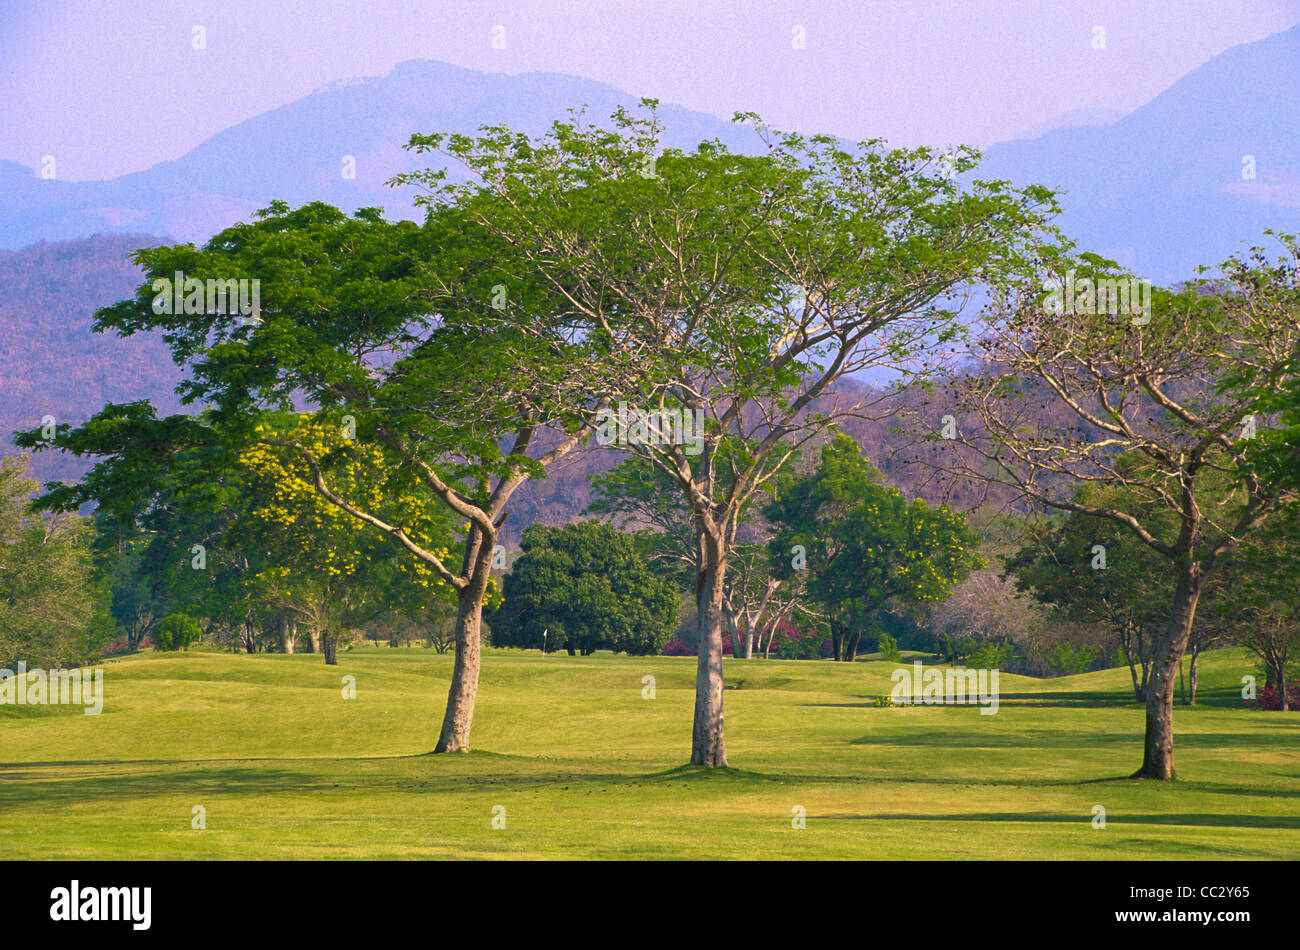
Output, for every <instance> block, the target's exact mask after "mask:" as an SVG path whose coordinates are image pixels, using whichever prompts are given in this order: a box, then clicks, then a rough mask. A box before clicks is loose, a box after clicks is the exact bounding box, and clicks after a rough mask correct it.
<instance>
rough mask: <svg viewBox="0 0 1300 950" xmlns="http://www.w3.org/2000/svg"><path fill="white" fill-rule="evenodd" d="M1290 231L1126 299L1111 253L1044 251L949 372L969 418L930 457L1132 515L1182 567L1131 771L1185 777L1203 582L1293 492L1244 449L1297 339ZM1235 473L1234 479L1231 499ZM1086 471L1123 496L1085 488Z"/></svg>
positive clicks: (1124, 518) (1077, 507)
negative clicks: (959, 365)
mask: <svg viewBox="0 0 1300 950" xmlns="http://www.w3.org/2000/svg"><path fill="white" fill-rule="evenodd" d="M1283 243H1284V245H1285V250H1286V253H1285V254H1284V255H1283V256H1282V257H1281V258H1280V259H1279V260H1276V261H1272V260H1270V259H1269V258H1268V257H1267V256H1266V254H1265V251H1264V250H1263V249H1260V248H1256V249H1252V250H1251V251H1250V252H1249V253H1247V254H1245V255H1242V256H1239V257H1236V258H1233V259H1231V260H1229V261H1227V262H1226V263H1225V264H1224V265H1223V266H1222V268H1221V270H1220V273H1219V274H1218V275H1216V276H1209V277H1207V276H1202V277H1200V278H1198V279H1196V280H1195V281H1192V282H1190V283H1189V284H1188V285H1186V286H1185V287H1184V288H1183V289H1182V290H1180V291H1177V292H1174V291H1160V290H1156V291H1154V292H1152V293H1151V298H1150V304H1151V306H1150V307H1149V308H1146V307H1142V308H1137V307H1134V306H1133V301H1134V295H1133V293H1132V291H1131V290H1130V288H1133V287H1134V286H1135V285H1134V284H1133V283H1132V280H1133V279H1132V278H1131V275H1128V274H1123V273H1119V272H1117V270H1116V268H1115V266H1114V265H1113V264H1112V263H1111V262H1108V261H1104V260H1102V259H1100V258H1098V257H1096V256H1095V255H1088V254H1085V255H1078V256H1076V255H1074V254H1073V252H1072V250H1071V249H1068V248H1067V249H1063V250H1062V251H1061V252H1060V253H1059V254H1051V255H1046V254H1045V255H1044V257H1043V263H1042V269H1041V272H1040V273H1039V274H1038V275H1036V277H1035V278H1034V279H1033V280H1032V281H1029V282H1027V283H1026V284H1024V285H1023V286H1021V287H1020V288H1018V289H1017V291H1016V292H1015V293H1011V294H1007V295H1005V296H1002V297H1000V298H999V299H997V300H995V301H994V303H993V305H992V306H991V307H990V308H989V310H988V312H987V314H986V317H987V319H986V320H984V321H983V322H982V323H981V326H980V330H981V336H980V338H979V342H978V345H977V347H976V348H975V356H976V357H977V359H978V360H979V363H978V365H977V366H976V367H975V368H973V369H972V370H971V371H970V372H968V373H966V374H964V375H961V376H959V377H957V378H956V379H955V380H954V381H953V387H952V389H951V398H952V399H953V402H954V405H953V406H952V407H950V408H951V409H958V408H959V409H964V410H966V411H967V412H969V413H971V414H972V416H973V418H974V420H975V422H974V424H972V425H969V426H965V427H962V429H961V430H960V431H959V432H957V433H955V436H956V437H955V438H951V439H948V440H946V442H943V443H939V444H942V445H944V446H945V449H944V451H943V452H942V453H941V455H940V457H939V458H940V460H939V462H938V463H937V464H939V465H941V466H943V467H946V468H947V470H948V471H950V472H952V473H955V474H958V475H960V476H961V477H964V478H970V479H976V480H981V481H984V482H986V483H991V484H997V485H1001V486H1003V487H1006V488H1010V489H1011V490H1012V491H1013V492H1014V493H1016V494H1018V495H1019V496H1020V497H1021V498H1023V499H1027V500H1028V501H1030V502H1031V503H1034V504H1038V505H1045V506H1048V507H1051V508H1056V509H1061V510H1065V511H1069V512H1075V513H1077V514H1080V515H1084V516H1087V517H1090V518H1095V519H1100V520H1103V521H1107V522H1110V523H1112V524H1116V525H1119V526H1122V527H1123V528H1125V529H1126V530H1128V531H1130V532H1131V533H1132V535H1133V536H1134V537H1135V538H1136V539H1137V540H1138V541H1140V542H1141V543H1143V544H1145V545H1146V546H1147V547H1148V548H1149V549H1150V550H1152V551H1153V552H1155V553H1156V554H1158V555H1160V556H1161V557H1162V558H1164V559H1165V560H1166V561H1167V562H1168V563H1169V564H1170V566H1171V568H1172V572H1173V575H1174V578H1173V584H1172V596H1171V601H1170V607H1169V615H1168V621H1167V623H1166V626H1165V628H1164V632H1163V634H1162V636H1161V637H1160V639H1159V642H1158V643H1157V645H1156V649H1155V652H1154V656H1153V660H1152V665H1151V675H1150V679H1149V682H1148V688H1147V693H1146V737H1145V743H1144V752H1143V758H1142V765H1141V767H1140V768H1139V769H1138V770H1137V771H1136V772H1135V773H1134V777H1135V778H1152V779H1159V780H1171V779H1174V778H1176V773H1175V770H1174V733H1173V698H1174V689H1175V686H1176V681H1177V672H1178V667H1179V660H1180V659H1181V657H1182V655H1183V652H1184V650H1185V649H1186V646H1187V641H1188V637H1189V636H1190V635H1191V632H1192V627H1193V623H1194V622H1195V619H1196V609H1197V605H1198V602H1199V601H1200V597H1201V593H1202V590H1203V588H1204V586H1205V583H1206V579H1207V577H1208V576H1209V574H1210V573H1211V571H1213V570H1214V568H1215V567H1216V566H1217V565H1218V564H1219V563H1221V561H1222V560H1223V559H1224V557H1225V556H1227V555H1229V554H1231V553H1232V552H1234V551H1236V550H1237V549H1238V548H1239V547H1240V546H1241V545H1242V543H1243V542H1244V541H1246V540H1248V539H1249V538H1250V537H1251V536H1252V535H1254V534H1255V533H1256V532H1257V531H1258V530H1259V529H1260V528H1261V526H1263V525H1264V524H1266V523H1267V522H1268V521H1269V519H1270V518H1272V517H1273V516H1274V515H1275V514H1276V513H1277V512H1278V511H1279V509H1280V507H1281V506H1282V504H1283V503H1284V502H1285V500H1286V498H1287V495H1288V492H1289V491H1290V489H1289V488H1288V487H1287V486H1285V485H1284V484H1281V483H1280V482H1279V481H1278V480H1276V479H1273V478H1269V477H1267V473H1263V472H1261V471H1260V470H1259V468H1257V467H1256V466H1254V465H1253V464H1252V463H1251V459H1252V457H1253V455H1254V453H1253V451H1252V449H1253V444H1254V441H1255V438H1256V436H1257V433H1258V432H1260V431H1262V430H1264V429H1266V428H1267V425H1268V418H1269V417H1268V413H1269V411H1270V406H1271V403H1270V400H1269V393H1270V392H1271V391H1273V390H1274V389H1276V388H1277V387H1279V386H1282V387H1285V386H1287V385H1294V377H1293V375H1292V374H1293V371H1294V366H1295V364H1294V360H1295V357H1296V354H1297V352H1298V350H1297V347H1298V346H1300V267H1297V260H1298V259H1300V257H1298V256H1297V247H1296V245H1295V242H1294V240H1293V239H1286V238H1284V239H1283ZM1121 290H1123V291H1129V292H1128V293H1126V294H1125V295H1124V296H1121V294H1120V291H1121ZM1071 298H1073V305H1067V306H1066V307H1062V303H1063V302H1064V301H1067V300H1071ZM1126 298H1127V301H1128V304H1129V305H1128V306H1127V307H1126V306H1125V305H1124V303H1125V299H1126ZM1063 310H1064V311H1065V312H1062V311H1063ZM933 421H934V420H930V423H931V425H932V424H933ZM1225 478H1236V479H1238V487H1237V489H1236V490H1235V491H1233V492H1232V493H1231V494H1230V495H1229V496H1228V498H1227V499H1226V500H1224V498H1223V494H1222V492H1223V485H1224V481H1225ZM1081 483H1082V484H1085V485H1088V484H1091V485H1105V486H1110V487H1111V488H1114V489H1116V495H1115V497H1112V498H1110V499H1105V500H1091V499H1088V498H1077V497H1076V494H1075V493H1076V491H1077V489H1078V487H1079V486H1080V484H1081ZM1115 498H1120V499H1123V502H1117V501H1116V500H1115ZM1212 498H1217V499H1219V500H1220V501H1221V502H1222V503H1221V504H1217V505H1214V504H1210V500H1211V499H1212ZM1149 513H1155V515H1156V516H1157V517H1155V518H1153V517H1152V516H1151V514H1149Z"/></svg>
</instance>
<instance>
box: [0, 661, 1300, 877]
mask: <svg viewBox="0 0 1300 950" xmlns="http://www.w3.org/2000/svg"><path fill="white" fill-rule="evenodd" d="M909 660H910V657H909ZM894 668H895V664H891V663H884V662H880V661H871V660H867V661H859V662H858V663H856V664H853V665H848V664H833V663H830V662H798V661H776V660H770V661H765V660H750V661H744V660H738V661H737V660H728V661H727V681H728V683H729V684H731V685H732V686H734V687H735V688H732V689H729V690H728V691H727V693H726V716H727V720H726V721H727V751H728V756H729V758H730V760H731V762H732V764H733V767H732V768H730V769H726V770H704V769H693V768H689V767H684V766H683V765H682V763H684V762H685V761H686V760H687V759H688V757H689V751H690V725H691V710H692V702H693V690H694V682H695V661H694V659H693V658H671V657H654V658H638V657H625V656H611V655H608V654H598V655H595V656H591V657H580V658H570V657H567V656H554V655H552V656H548V657H546V658H542V657H541V656H540V655H539V654H537V653H535V652H530V653H525V652H521V651H514V650H489V651H487V652H486V655H485V657H484V662H483V676H482V682H481V687H480V692H479V699H478V709H477V712H476V719H475V724H474V741H475V749H476V751H474V752H472V753H469V754H461V755H431V754H429V750H430V749H432V747H433V743H434V741H435V739H436V736H437V730H438V725H439V723H440V721H441V716H442V707H443V702H444V699H445V695H446V689H447V682H448V676H449V673H450V669H451V658H450V657H449V656H439V655H437V654H434V653H432V652H430V651H425V650H420V649H386V648H366V649H357V650H353V651H350V652H347V653H343V654H341V655H340V658H339V666H338V667H326V666H325V665H324V664H323V662H322V661H321V658H320V657H318V656H272V655H262V656H242V655H240V656H233V655H228V654H219V653H213V652H192V653H189V654H163V655H153V654H146V655H139V656H132V657H127V658H124V659H121V660H118V661H113V662H109V663H107V664H106V666H105V674H104V690H105V705H104V711H103V713H102V715H99V716H85V715H83V714H82V713H81V711H80V709H74V708H67V707H12V706H0V838H2V839H3V840H4V842H5V852H6V857H9V858H64V859H97V858H108V859H114V858H842V859H864V858H865V859H893V860H898V859H909V858H1055V859H1084V860H1087V859H1145V858H1172V859H1188V858H1191V859H1196V858H1293V857H1294V856H1295V854H1296V853H1297V852H1298V851H1300V781H1297V779H1300V715H1298V714H1294V713H1292V714H1282V713H1266V712H1255V711H1248V710H1244V709H1242V708H1240V706H1241V701H1240V689H1241V677H1242V675H1243V674H1245V673H1248V672H1251V671H1252V664H1251V662H1250V659H1249V657H1248V656H1247V655H1246V654H1245V653H1244V652H1243V651H1240V650H1225V651H1217V652H1213V653H1210V654H1207V655H1203V656H1202V659H1201V677H1200V678H1201V692H1200V697H1199V700H1198V705H1197V706H1195V707H1193V708H1186V707H1182V706H1179V707H1177V708H1176V709H1175V733H1176V761H1177V767H1178V769H1179V772H1180V775H1182V777H1183V778H1182V780H1180V781H1178V782H1176V783H1172V784H1161V783H1155V782H1149V781H1134V780H1131V779H1128V778H1125V777H1124V776H1127V775H1128V774H1130V773H1131V772H1132V771H1133V770H1134V769H1135V768H1136V767H1137V766H1138V764H1139V763H1140V761H1141V757H1142V726H1143V713H1142V709H1141V707H1140V706H1138V705H1137V704H1136V703H1134V702H1133V701H1132V693H1131V689H1130V686H1129V683H1128V671H1127V669H1122V670H1109V671H1104V672H1100V673H1089V674H1084V675H1081V676H1074V677H1068V678H1062V679H1056V680H1033V679H1029V678H1022V677H1016V676H1009V675H1006V676H1002V678H1001V690H1002V697H1001V704H1000V708H999V711H998V713H997V714H996V715H991V716H982V715H980V714H979V711H978V708H977V707H970V706H966V707H959V706H923V707H910V708H893V709H890V708H876V707H875V706H874V700H875V698H876V697H877V696H879V695H882V694H887V693H888V692H889V690H890V687H891V685H892V684H891V682H890V679H889V673H890V671H891V670H893V669H894ZM647 674H649V675H653V676H654V677H655V681H656V683H655V686H656V698H654V699H652V700H651V699H643V698H642V677H643V676H646V675H647ZM344 675H352V676H355V677H356V687H357V689H356V698H355V699H353V700H345V699H343V698H342V686H341V678H342V677H343V676H344ZM196 805H197V806H202V807H203V808H204V809H205V812H206V828H205V829H203V830H194V829H192V828H191V821H192V814H193V809H194V806H196ZM1095 805H1101V806H1103V807H1104V808H1105V810H1106V827H1105V829H1104V830H1099V829H1094V828H1093V827H1092V818H1093V806H1095ZM496 806H502V807H504V809H505V818H506V827H505V828H504V829H499V830H498V829H494V828H493V827H492V821H493V814H494V809H495V808H496ZM796 806H801V807H802V808H803V809H804V810H805V811H806V815H807V819H806V828H804V829H802V830H798V829H795V828H793V827H792V814H793V811H792V810H793V809H795V808H796Z"/></svg>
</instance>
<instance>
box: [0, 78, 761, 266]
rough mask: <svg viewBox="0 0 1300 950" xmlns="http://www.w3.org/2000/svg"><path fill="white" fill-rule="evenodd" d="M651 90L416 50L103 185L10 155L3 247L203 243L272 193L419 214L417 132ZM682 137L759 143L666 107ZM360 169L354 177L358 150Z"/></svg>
mask: <svg viewBox="0 0 1300 950" xmlns="http://www.w3.org/2000/svg"><path fill="white" fill-rule="evenodd" d="M637 101H638V97H637V96H634V95H631V94H629V93H626V92H622V91H620V90H618V89H615V88H614V87H612V86H608V85H605V84H603V83H598V82H593V81H591V80H587V79H580V78H577V77H574V76H564V75H558V74H553V73H527V74H523V75H517V76H507V75H499V74H492V73H481V72H476V71H474V70H470V69H462V68H460V67H457V66H450V65H447V64H445V63H436V62H429V61H425V60H412V61H409V62H405V63H401V64H400V65H398V66H397V67H396V68H395V69H394V70H393V71H392V72H391V73H390V74H389V75H387V76H384V77H382V78H376V79H362V80H348V81H344V82H339V83H333V84H331V85H330V86H329V87H326V88H324V89H321V90H318V91H316V92H314V93H312V94H311V95H309V96H305V97H304V98H302V99H299V100H297V101H295V102H292V103H289V104H288V105H285V106H281V107H280V108H278V109H274V110H272V111H270V112H266V113H263V114H262V115H258V116H255V117H253V118H251V119H248V120H247V121H245V122H241V123H239V124H238V125H235V126H232V127H231V128H229V129H227V130H225V131H224V132H221V133H219V134H217V135H215V136H213V137H212V138H211V139H209V140H208V141H206V142H204V143H203V144H202V145H200V146H198V147H197V148H195V149H193V150H192V151H190V152H188V153H187V154H185V155H184V156H182V157H181V158H179V159H176V160H175V161H170V162H162V163H160V164H158V165H155V166H153V167H152V168H149V169H147V170H145V171H142V172H136V173H133V174H130V175H123V176H122V177H120V178H115V179H112V180H111V181H103V182H61V181H44V180H41V179H39V178H38V177H37V176H36V173H35V172H34V171H32V170H31V169H27V168H25V167H24V166H22V165H18V164H15V163H13V162H0V247H7V248H17V247H22V246H25V245H27V244H29V243H32V242H34V241H37V240H42V239H45V240H61V239H67V238H72V237H80V236H84V235H88V234H91V233H95V232H99V231H133V232H149V233H153V234H169V235H172V236H173V237H176V238H178V239H182V240H201V239H204V238H207V237H208V236H210V235H211V234H212V233H214V232H215V231H217V230H219V229H221V228H222V227H225V226H227V225H229V224H232V223H234V222H235V221H238V220H243V219H247V217H248V216H249V214H250V213H251V212H253V211H255V210H257V209H258V208H261V207H264V206H265V205H266V203H267V202H269V201H270V200H272V199H283V200H285V201H287V202H289V203H290V204H301V203H304V202H307V201H313V200H321V201H326V202H329V203H330V204H334V205H337V206H339V207H341V208H344V209H346V210H349V211H351V210H355V209H356V208H359V207H364V206H367V205H377V206H380V207H384V208H385V209H386V210H387V211H388V213H389V214H390V215H393V216H405V215H408V214H411V208H412V206H411V203H410V200H409V199H410V196H411V195H410V193H409V192H402V191H395V190H394V189H391V188H388V187H386V186H385V185H384V182H385V181H387V180H388V179H389V178H391V177H392V176H393V175H395V174H396V173H398V172H400V171H405V170H408V169H413V168H419V167H426V166H427V165H429V164H431V163H432V162H431V160H430V159H429V158H428V157H427V156H426V157H419V156H414V155H411V154H409V153H407V152H405V151H404V150H403V148H402V146H403V145H405V144H406V142H407V141H408V140H409V139H410V136H411V134H412V133H413V132H437V131H449V132H473V131H475V130H476V129H478V127H479V126H481V125H491V124H498V123H504V124H509V125H511V126H512V127H514V128H517V129H522V130H525V131H528V132H533V133H538V132H541V131H544V130H545V129H546V128H547V127H548V126H549V125H550V124H551V122H553V121H554V120H556V119H563V118H565V117H566V114H567V110H568V109H570V108H572V107H575V106H581V105H584V104H585V105H587V106H589V110H588V116H589V117H590V119H592V120H599V121H604V120H605V119H607V118H608V117H609V115H610V114H611V113H612V112H613V110H614V109H615V107H616V106H618V105H624V106H628V107H631V106H635V105H636V103H637ZM661 113H662V115H663V118H664V120H665V124H666V126H667V135H666V138H667V140H668V142H669V144H671V145H676V146H682V147H689V146H693V145H695V144H697V143H698V142H699V141H701V140H702V139H706V138H713V137H717V138H720V139H722V140H723V141H724V142H726V143H727V144H728V145H729V146H730V147H733V148H744V149H752V148H754V147H756V145H757V138H756V136H755V135H754V133H753V132H752V131H749V130H746V129H744V128H742V127H740V126H736V125H734V124H732V123H730V122H727V121H723V120H722V119H719V118H717V117H714V116H710V115H706V114H704V113H699V112H691V111H689V110H687V109H683V108H681V107H678V106H671V105H664V106H663V107H662V109H661ZM346 156H351V157H352V158H353V159H354V161H355V177H354V178H345V177H344V162H345V157H346Z"/></svg>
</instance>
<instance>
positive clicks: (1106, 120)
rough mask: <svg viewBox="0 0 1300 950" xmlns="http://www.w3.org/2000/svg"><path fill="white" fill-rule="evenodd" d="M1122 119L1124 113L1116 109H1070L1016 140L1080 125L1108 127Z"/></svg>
mask: <svg viewBox="0 0 1300 950" xmlns="http://www.w3.org/2000/svg"><path fill="white" fill-rule="evenodd" d="M1122 118H1124V113H1122V112H1120V111H1118V110H1117V109H1071V110H1070V111H1069V112H1062V113H1061V114H1060V115H1058V116H1053V117H1052V118H1050V119H1046V120H1045V121H1043V122H1039V123H1038V124H1036V125H1032V126H1030V127H1029V128H1027V129H1025V131H1024V132H1021V133H1020V134H1019V135H1018V136H1016V138H1017V139H1036V138H1038V137H1039V136H1042V135H1046V134H1047V133H1048V132H1051V131H1054V130H1055V129H1067V128H1073V127H1075V126H1080V125H1109V124H1110V123H1112V122H1114V121H1116V120H1117V119H1122Z"/></svg>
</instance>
